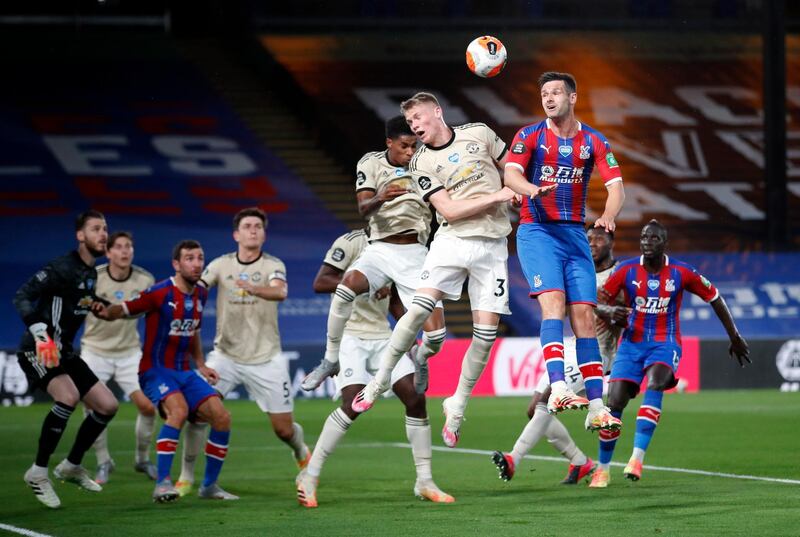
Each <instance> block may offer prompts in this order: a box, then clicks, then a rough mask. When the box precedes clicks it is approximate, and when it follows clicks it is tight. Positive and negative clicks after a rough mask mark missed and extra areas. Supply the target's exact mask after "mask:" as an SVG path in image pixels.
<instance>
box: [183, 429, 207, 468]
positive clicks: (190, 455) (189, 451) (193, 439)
mask: <svg viewBox="0 0 800 537" xmlns="http://www.w3.org/2000/svg"><path fill="white" fill-rule="evenodd" d="M184 429H185V433H184V439H183V459H182V462H181V477H180V478H179V479H178V480H179V481H188V482H189V483H194V465H195V463H196V462H197V456H198V455H199V454H200V452H201V451H202V450H203V447H204V445H205V440H206V424H205V423H203V424H198V423H189V422H187V423H186V425H185V426H184Z"/></svg>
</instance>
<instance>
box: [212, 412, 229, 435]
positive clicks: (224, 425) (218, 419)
mask: <svg viewBox="0 0 800 537" xmlns="http://www.w3.org/2000/svg"><path fill="white" fill-rule="evenodd" d="M211 427H212V428H214V429H215V430H217V431H230V430H231V413H230V412H229V411H228V409H227V408H224V407H223V408H222V409H221V410H219V411H218V412H216V413H215V414H214V420H213V421H212V423H211Z"/></svg>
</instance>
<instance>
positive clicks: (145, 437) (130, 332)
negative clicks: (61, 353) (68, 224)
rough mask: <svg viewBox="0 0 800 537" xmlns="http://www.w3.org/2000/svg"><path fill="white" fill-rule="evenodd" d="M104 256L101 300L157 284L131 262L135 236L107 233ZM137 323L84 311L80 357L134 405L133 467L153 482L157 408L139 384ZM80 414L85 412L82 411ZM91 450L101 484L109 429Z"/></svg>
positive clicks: (108, 465)
mask: <svg viewBox="0 0 800 537" xmlns="http://www.w3.org/2000/svg"><path fill="white" fill-rule="evenodd" d="M106 257H107V258H108V263H107V264H104V265H100V266H98V267H97V283H96V284H95V293H96V294H97V296H98V297H99V298H102V299H104V300H107V301H108V302H110V303H111V304H120V303H122V302H124V301H125V300H132V299H134V298H137V297H138V296H139V294H140V293H141V292H142V291H144V290H145V289H147V288H149V287H150V286H151V285H153V283H154V282H155V279H154V278H153V275H152V274H150V273H149V272H147V271H146V270H144V269H143V268H141V267H138V266H136V265H134V264H133V235H131V234H130V233H129V232H127V231H117V232H115V233H112V234H111V235H110V236H109V237H108V245H107V249H106ZM136 324H137V319H136V318H132V319H119V320H116V321H112V322H106V321H102V320H100V319H98V318H97V317H95V316H94V315H88V316H87V317H86V326H85V329H84V332H83V337H82V338H81V358H83V361H84V362H86V364H87V365H88V366H89V367H90V368H91V370H92V371H94V374H95V375H97V378H99V379H100V380H101V381H103V382H104V383H108V381H109V380H111V379H114V381H115V382H116V383H117V384H118V385H119V387H120V388H121V389H122V391H123V392H125V395H127V396H128V397H130V398H131V401H133V404H135V405H136V408H137V410H138V411H139V413H138V415H137V416H136V428H135V431H136V455H135V463H134V465H133V468H134V470H136V471H137V472H142V473H143V474H146V475H147V477H149V478H150V479H153V480H155V479H156V477H158V470H157V469H156V466H155V464H153V463H152V462H150V444H151V443H152V442H153V431H154V429H155V420H156V411H155V408H154V407H153V404H152V403H151V402H150V400H149V399H148V398H147V396H146V395H145V394H144V392H142V390H141V388H140V387H139V360H140V359H141V358H142V345H141V341H140V340H139V331H138V330H137V329H136ZM84 412H88V410H87V409H84ZM94 450H95V454H96V455H97V473H96V474H95V478H94V480H95V481H96V482H97V483H100V484H101V485H103V484H105V483H107V482H108V479H109V474H110V473H111V472H112V471H113V470H114V461H113V459H112V458H111V453H109V451H108V431H103V432H102V433H101V434H100V436H98V437H97V440H96V441H95V443H94Z"/></svg>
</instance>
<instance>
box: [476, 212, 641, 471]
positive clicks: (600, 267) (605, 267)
mask: <svg viewBox="0 0 800 537" xmlns="http://www.w3.org/2000/svg"><path fill="white" fill-rule="evenodd" d="M586 237H587V239H588V240H589V248H590V249H591V251H592V260H593V261H594V269H595V279H596V280H597V287H598V289H600V288H601V287H602V286H603V284H604V283H606V280H608V278H609V276H611V273H612V272H614V269H616V268H617V265H619V261H617V260H616V259H615V258H614V250H613V249H614V232H613V231H607V230H606V229H604V228H602V227H593V228H589V229H588V230H587V231H586ZM621 301H622V293H620V294H619V295H618V297H617V301H616V302H615V303H614V305H605V304H603V305H601V306H598V307H597V308H596V309H595V314H596V318H595V328H596V329H597V339H598V341H599V342H600V354H601V355H602V358H603V371H604V372H608V371H610V370H611V364H612V363H613V361H614V357H615V356H616V354H617V342H618V341H619V336H620V334H621V333H622V329H623V328H624V327H625V323H627V320H628V314H629V313H630V311H631V310H630V309H629V308H626V307H625V305H624V301H622V302H621ZM564 345H565V346H564V374H565V380H566V382H567V385H568V386H569V388H570V389H571V390H572V391H573V392H575V393H576V394H583V393H584V392H585V391H586V389H585V385H584V382H583V378H582V377H581V373H580V370H579V368H578V362H577V358H576V357H575V338H567V339H565V340H564ZM549 395H550V383H549V382H548V379H547V376H546V375H542V376H541V378H540V379H539V383H538V385H537V386H536V389H535V390H534V392H533V397H532V398H531V402H530V404H529V405H528V418H529V419H530V421H529V422H528V423H527V424H526V425H525V428H524V429H523V430H522V433H521V434H520V435H519V438H517V441H516V442H515V443H514V448H513V449H512V450H511V452H510V453H502V452H500V451H495V452H494V453H493V454H492V462H493V463H494V464H495V466H497V469H498V470H499V472H500V479H503V480H504V481H511V479H512V478H513V477H514V473H515V472H516V470H517V468H518V465H519V463H520V461H521V460H522V458H523V457H524V456H525V454H526V453H528V452H529V451H530V450H531V449H533V447H534V446H535V445H536V443H537V442H539V440H541V438H542V437H546V438H547V441H548V442H550V444H552V446H553V447H554V448H556V449H557V450H558V451H559V452H560V453H561V454H562V455H564V457H566V458H567V459H568V460H569V462H570V464H569V469H568V470H567V476H566V477H565V478H564V480H563V481H562V482H561V483H562V484H564V485H576V484H577V483H578V482H579V481H580V480H581V479H583V478H585V477H586V476H588V475H590V474H591V473H592V472H593V471H594V468H595V463H594V461H593V460H592V459H590V458H588V457H587V456H586V455H585V454H584V453H583V451H581V450H580V448H578V446H577V445H576V444H575V442H574V441H573V440H572V438H571V437H570V435H569V432H568V431H567V429H566V427H564V425H563V424H562V423H561V422H560V421H559V420H558V417H557V416H554V415H552V414H550V413H549V412H548V411H547V405H546V402H547V398H548V397H549Z"/></svg>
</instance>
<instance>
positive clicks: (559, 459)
mask: <svg viewBox="0 0 800 537" xmlns="http://www.w3.org/2000/svg"><path fill="white" fill-rule="evenodd" d="M344 445H345V444H343V445H342V447H344ZM349 447H395V448H406V449H410V448H411V445H410V444H404V443H402V442H377V443H372V444H349ZM432 447H433V449H434V450H435V451H442V452H444V453H466V454H469V455H484V456H490V455H491V454H492V453H493V452H492V451H486V450H483V449H467V448H448V447H443V446H432ZM524 458H526V459H531V460H538V461H549V462H561V463H563V462H564V460H565V459H564V458H563V457H548V456H545V455H525V457H524ZM611 466H619V467H620V468H622V467H624V466H625V464H623V463H621V462H612V463H611ZM643 468H644V469H646V470H657V471H660V472H675V473H679V474H692V475H704V476H709V477H724V478H727V479H746V480H750V481H767V482H769V483H786V484H787V485H800V479H781V478H777V477H763V476H758V475H742V474H728V473H724V472H709V471H707V470H693V469H691V468H671V467H668V466H651V465H649V464H645V465H644V466H643Z"/></svg>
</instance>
